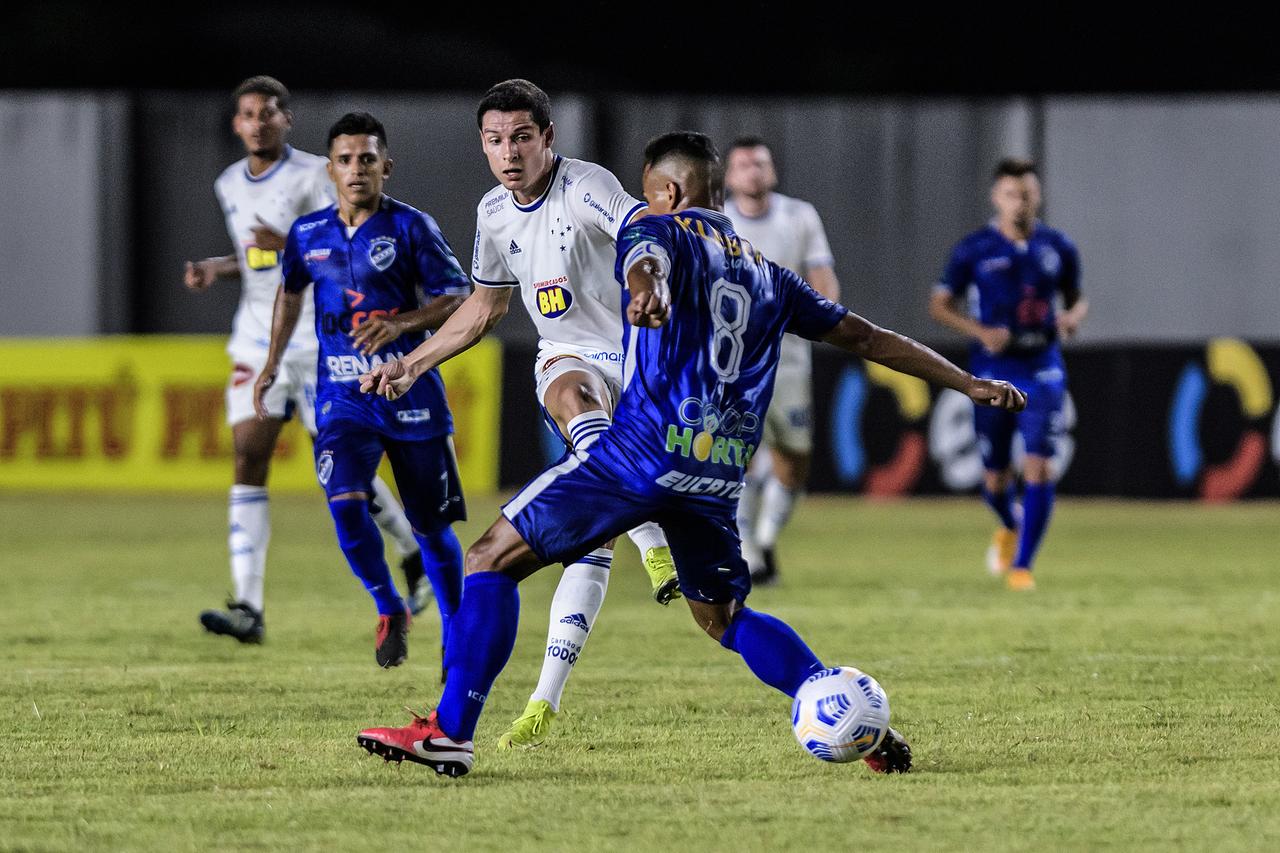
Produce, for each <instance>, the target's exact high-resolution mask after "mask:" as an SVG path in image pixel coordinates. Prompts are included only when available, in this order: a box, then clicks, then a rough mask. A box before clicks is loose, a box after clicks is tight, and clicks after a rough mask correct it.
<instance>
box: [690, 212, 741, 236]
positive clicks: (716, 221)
mask: <svg viewBox="0 0 1280 853" xmlns="http://www.w3.org/2000/svg"><path fill="white" fill-rule="evenodd" d="M689 212H690V213H696V214H698V215H699V216H701V217H703V218H704V219H707V220H710V222H711V224H712V225H714V226H716V227H717V228H719V229H720V230H722V231H733V222H731V221H730V220H729V217H727V216H725V215H724V214H723V213H721V212H720V211H718V210H710V209H709V208H705V207H691V208H689Z"/></svg>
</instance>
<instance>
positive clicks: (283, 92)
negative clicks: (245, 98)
mask: <svg viewBox="0 0 1280 853" xmlns="http://www.w3.org/2000/svg"><path fill="white" fill-rule="evenodd" d="M242 95H265V96H266V97H268V98H270V97H274V98H275V99H276V104H277V105H279V107H280V109H282V110H287V109H288V108H289V90H288V89H287V88H285V85H284V84H283V83H281V82H280V81H279V80H277V79H276V78H274V77H268V76H267V75H266V74H259V75H257V76H256V77H250V78H249V79H247V80H245V81H244V82H242V83H241V84H240V85H239V86H236V90H235V91H234V92H232V93H231V100H232V102H233V103H235V105H236V106H237V107H239V106H240V97H241V96H242Z"/></svg>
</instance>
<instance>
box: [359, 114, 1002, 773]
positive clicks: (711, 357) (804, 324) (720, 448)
mask: <svg viewBox="0 0 1280 853" xmlns="http://www.w3.org/2000/svg"><path fill="white" fill-rule="evenodd" d="M644 195H645V199H646V200H647V201H648V203H649V211H650V213H651V214H657V215H651V216H649V217H646V218H643V219H641V220H639V221H638V222H637V223H636V224H634V225H632V226H630V227H628V228H627V229H625V230H624V231H623V233H622V235H621V236H620V237H619V239H618V261H617V267H616V274H617V278H618V280H619V281H620V282H625V285H626V286H627V288H628V289H629V294H627V293H624V294H623V297H622V299H621V300H620V304H621V305H623V306H625V311H626V318H627V321H628V323H630V327H629V328H628V329H627V340H626V356H625V360H624V368H623V387H624V390H623V393H622V397H621V401H620V402H619V405H618V407H617V409H616V411H615V414H614V419H613V423H612V424H611V425H610V427H609V428H608V429H607V430H606V431H605V432H603V433H601V434H600V436H599V437H598V439H597V440H596V441H595V442H594V443H593V444H592V445H591V446H590V447H589V448H587V449H581V448H579V449H576V450H575V451H573V452H572V453H570V454H569V455H567V456H566V457H565V458H564V459H563V460H562V461H561V462H559V463H558V464H556V465H554V466H552V467H551V468H548V469H547V470H546V471H544V472H543V473H542V474H540V475H539V476H538V477H537V478H535V479H534V480H533V481H531V482H530V483H529V484H528V485H527V486H525V488H524V489H523V490H522V491H521V492H520V493H519V494H517V495H516V496H515V498H513V499H512V500H511V502H510V503H508V504H507V505H506V507H504V508H503V511H502V516H501V517H500V518H499V519H498V520H497V521H496V522H495V523H494V524H493V526H491V527H490V528H489V530H488V531H487V532H486V533H485V535H484V536H483V537H481V539H480V540H479V541H478V542H477V543H476V544H475V545H473V546H472V547H471V549H470V551H468V553H467V560H466V569H467V577H466V582H465V585H464V592H463V596H462V607H461V608H460V609H459V611H458V614H457V616H455V617H454V620H453V624H452V626H451V628H450V630H451V632H452V633H451V636H450V638H449V644H448V654H449V662H448V670H449V680H448V682H447V684H446V685H445V689H444V695H443V697H442V698H441V700H440V704H439V706H438V708H437V709H436V710H435V711H433V712H431V713H430V714H429V715H428V716H426V717H416V716H415V719H414V721H413V722H412V723H410V724H409V725H408V726H405V727H403V728H377V729H366V730H365V731H363V732H361V733H360V734H359V735H358V737H357V742H358V743H359V744H360V745H361V746H363V747H364V748H365V749H367V750H369V751H370V752H372V753H375V754H377V755H381V756H383V757H384V758H386V759H387V760H403V759H409V760H411V761H416V762H418V763H421V764H427V765H429V766H431V767H433V768H434V769H435V770H436V772H437V773H441V774H445V775H450V776H459V775H462V774H463V773H466V772H467V771H468V770H470V768H471V765H472V761H473V757H474V747H473V743H472V736H473V734H474V732H475V727H476V723H477V721H478V719H479V717H480V712H481V710H482V709H483V707H484V701H485V698H486V696H487V695H488V693H489V690H490V688H491V687H492V685H493V682H494V679H495V678H496V677H497V675H498V673H499V672H501V671H502V669H503V667H504V666H505V665H506V663H507V660H508V658H509V657H510V655H511V651H512V648H513V647H514V645H515V639H516V623H517V621H518V618H519V611H520V600H519V595H518V593H517V591H516V585H517V583H518V582H519V581H520V580H522V579H523V578H525V577H528V576H529V575H531V574H532V573H534V572H536V571H537V570H538V569H539V568H541V567H542V566H545V565H548V564H550V563H555V562H562V561H565V560H571V559H573V558H574V557H576V556H578V555H581V554H585V553H587V552H588V551H590V550H591V549H592V548H594V547H596V546H597V545H598V544H599V543H601V542H604V541H607V540H609V539H611V538H612V537H614V536H617V535H618V534H620V533H624V532H626V531H627V530H628V529H629V528H631V527H634V526H635V525H636V524H638V523H639V522H641V521H645V520H649V519H652V520H655V521H657V522H658V523H659V524H661V525H662V528H663V530H665V531H666V532H667V536H668V540H669V542H670V544H671V550H672V554H673V555H674V557H675V563H676V569H677V572H678V573H679V580H680V590H681V592H682V593H683V594H684V597H685V599H686V600H687V601H688V603H689V608H690V610H691V611H692V613H693V616H694V619H695V621H697V623H698V625H699V626H700V627H701V628H703V629H704V630H705V631H706V632H707V633H708V634H709V635H710V636H711V637H712V638H713V639H715V640H718V641H719V642H720V643H721V645H723V646H724V647H725V648H726V649H729V650H732V651H734V652H737V653H738V654H740V655H741V656H742V658H743V660H744V662H745V663H746V665H747V666H748V667H749V668H750V669H751V671H752V673H754V674H755V675H756V676H757V677H758V678H759V679H760V680H761V681H763V682H764V683H765V684H768V685H769V686H771V687H774V688H776V689H778V690H780V691H781V692H783V693H785V694H787V695H788V696H793V695H794V694H795V692H796V690H797V689H798V688H799V686H800V685H801V684H802V683H803V682H804V680H805V678H807V677H808V676H809V675H811V674H812V673H814V672H817V671H818V670H820V669H822V668H823V665H822V663H821V662H820V661H819V660H818V658H817V656H816V655H814V653H813V652H812V651H810V650H809V647H808V646H807V645H805V643H804V641H803V640H801V639H800V637H799V636H798V635H797V634H796V632H795V631H793V630H792V629H791V628H790V627H789V626H788V625H786V624H785V623H784V622H782V621H780V620H778V619H776V618H774V617H773V616H769V615H767V614H765V613H761V612H758V611H754V610H751V609H749V608H747V607H746V606H745V600H746V598H747V594H748V592H749V591H750V588H751V577H750V573H749V571H748V569H747V564H746V562H745V561H744V560H743V559H742V555H741V552H740V544H739V540H738V532H737V526H736V524H735V520H734V515H735V511H736V508H737V502H738V496H739V494H740V493H741V492H742V476H743V469H744V468H745V467H746V465H747V463H748V462H749V461H750V457H751V454H752V452H753V451H754V450H755V449H756V447H757V446H758V444H759V442H760V438H761V432H762V429H763V421H764V414H765V411H766V410H767V408H768V406H769V399H770V397H771V396H772V394H773V382H774V375H775V373H776V371H777V365H778V357H779V350H780V348H781V346H782V336H783V334H784V333H785V332H794V333H796V334H799V335H802V336H804V337H806V338H809V339H810V340H824V341H827V342H828V343H831V344H834V345H836V346H839V347H842V348H844V349H846V350H849V351H850V352H853V353H856V354H857V355H860V356H862V357H863V358H868V359H871V360H873V361H878V362H881V363H883V364H886V365H888V366H890V367H892V368H894V369H896V370H901V371H903V372H905V373H909V374H912V375H915V376H920V377H922V378H924V379H928V380H930V381H933V382H936V383H939V384H941V385H945V386H947V387H949V388H955V389H957V390H960V391H963V392H965V393H967V394H968V395H969V396H970V397H972V398H973V399H974V400H975V401H977V402H979V403H982V404H986V405H993V406H1000V407H1005V408H1010V409H1017V408H1020V407H1021V406H1022V405H1023V403H1024V402H1025V400H1024V398H1023V397H1022V395H1021V393H1020V392H1019V391H1018V390H1017V389H1016V388H1014V387H1013V386H1011V385H1009V384H1008V383H1005V382H993V381H986V380H979V379H975V378H974V377H972V376H970V375H969V374H968V373H966V372H964V371H963V370H961V369H960V368H958V367H956V366H955V365H953V364H951V363H950V362H948V361H946V360H945V359H943V358H942V357H941V356H939V355H937V354H936V353H934V352H933V351H932V350H929V349H927V348H925V347H922V346H920V345H919V344H917V343H915V342H914V341H911V340H909V339H907V338H904V337H901V336H900V335H897V334H894V333H893V332H888V331H885V330H883V329H879V328H877V327H876V326H873V325H872V324H870V323H868V322H867V321H866V320H863V319H862V318H860V317H858V316H857V315H855V314H851V313H849V312H848V311H847V310H846V309H845V308H843V307H842V306H840V305H838V304H836V303H834V302H831V301H829V300H827V299H824V298H823V297H821V296H820V295H818V293H817V292H815V291H814V290H813V289H812V288H810V287H809V286H808V285H807V284H805V282H804V281H803V280H802V279H801V278H800V277H799V276H797V275H796V274H795V273H793V272H790V271H789V270H785V269H783V268H781V267H779V266H778V265H777V264H775V263H773V262H771V261H768V260H765V259H764V258H763V257H762V256H761V255H760V253H759V252H757V251H755V249H754V248H752V247H751V245H750V244H749V243H746V242H745V241H743V240H741V239H740V238H738V237H737V236H736V235H735V234H734V233H733V228H732V225H731V224H730V222H729V220H728V219H727V218H725V217H724V215H723V214H721V213H718V212H717V211H718V210H719V208H720V207H721V204H722V201H723V172H722V170H721V166H720V158H719V155H718V154H717V153H716V150H715V147H714V146H713V145H712V144H711V141H710V140H709V139H708V138H707V137H705V136H703V135H702V134H698V133H688V132H680V133H671V134H667V135H665V136H662V137H659V138H657V139H655V140H654V141H652V142H651V143H649V146H648V147H647V148H646V149H645V170H644ZM662 214H674V215H662ZM415 372H416V371H415V359H414V354H410V355H409V356H407V357H406V358H405V359H404V360H402V361H398V362H392V363H390V364H384V365H381V366H379V367H377V368H374V369H373V370H371V371H370V372H369V374H368V375H367V376H365V377H363V378H362V379H361V388H364V389H368V390H370V391H377V392H378V393H380V394H382V395H384V396H385V397H387V398H389V399H396V398H398V396H399V395H400V394H404V393H409V392H411V390H412V388H413V384H414V379H415ZM867 760H868V763H870V764H871V766H872V767H873V768H874V769H876V770H879V771H881V772H890V771H905V770H907V769H908V768H909V767H910V763H911V752H910V748H909V747H908V746H907V744H906V741H904V740H903V739H902V737H901V735H899V734H898V733H897V732H893V731H892V730H891V731H890V733H889V734H887V735H886V736H885V738H884V741H883V742H882V744H881V746H880V747H878V748H877V751H876V752H874V753H872V754H871V756H869V757H868V759H867Z"/></svg>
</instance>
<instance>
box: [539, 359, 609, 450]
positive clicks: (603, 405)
mask: <svg viewBox="0 0 1280 853" xmlns="http://www.w3.org/2000/svg"><path fill="white" fill-rule="evenodd" d="M615 373H616V371H612V370H608V369H606V368H604V367H601V366H600V365H598V364H596V363H595V362H592V361H589V360H587V359H585V358H582V357H581V356H579V355H576V354H572V353H557V352H555V351H550V352H547V353H543V354H542V355H540V356H539V358H538V363H537V364H536V365H535V367H534V375H535V379H536V382H537V387H536V389H535V391H536V393H537V397H538V402H539V403H540V404H541V405H542V408H543V409H544V410H545V411H546V412H547V414H548V415H550V416H551V419H552V420H553V421H554V422H555V424H556V426H557V428H558V429H559V430H560V433H561V435H568V424H569V421H571V420H573V419H574V418H575V417H577V416H578V415H580V414H582V413H583V412H591V411H597V410H603V411H605V412H607V413H609V414H610V415H612V414H613V407H614V405H615V403H616V402H617V397H618V393H619V390H620V388H619V381H620V377H619V376H616V375H614V374H615Z"/></svg>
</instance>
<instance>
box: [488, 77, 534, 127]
mask: <svg viewBox="0 0 1280 853" xmlns="http://www.w3.org/2000/svg"><path fill="white" fill-rule="evenodd" d="M489 110H497V111H498V112H500V113H515V112H520V111H521V110H528V111H529V114H530V115H531V116H533V123H534V124H536V125H537V126H538V129H539V130H546V129H547V127H549V126H550V124H551V99H550V98H548V97H547V93H546V92H544V91H542V90H541V89H539V88H538V87H537V86H535V85H533V84H532V83H530V82H529V81H528V80H522V79H520V78H518V77H517V78H515V79H513V80H503V81H502V82H501V83H496V84H494V85H493V86H491V87H490V88H489V91H487V92H485V93H484V97H483V98H481V99H480V106H479V107H478V108H477V109H476V124H477V125H478V126H479V127H480V129H481V130H483V129H484V114H485V113H487V112H489Z"/></svg>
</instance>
